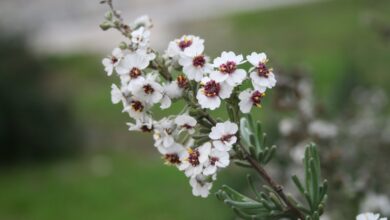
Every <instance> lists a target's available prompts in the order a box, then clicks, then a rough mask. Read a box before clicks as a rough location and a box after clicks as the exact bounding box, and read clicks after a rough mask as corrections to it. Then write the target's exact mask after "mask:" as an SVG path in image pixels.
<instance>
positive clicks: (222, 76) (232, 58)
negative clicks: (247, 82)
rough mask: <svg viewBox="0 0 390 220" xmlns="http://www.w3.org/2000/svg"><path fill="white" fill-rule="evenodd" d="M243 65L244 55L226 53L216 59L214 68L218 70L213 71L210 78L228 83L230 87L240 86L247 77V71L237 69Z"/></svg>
mask: <svg viewBox="0 0 390 220" xmlns="http://www.w3.org/2000/svg"><path fill="white" fill-rule="evenodd" d="M241 63H243V57H242V55H236V54H235V53H234V52H225V51H224V52H222V54H221V56H220V57H217V58H215V59H214V63H213V66H214V67H215V68H217V69H218V70H216V71H213V72H212V73H211V74H210V78H211V79H213V80H215V81H217V82H224V81H226V82H227V83H228V84H229V85H230V86H236V85H239V84H241V83H242V81H244V79H245V77H246V71H245V70H243V69H237V66H238V65H239V64H241Z"/></svg>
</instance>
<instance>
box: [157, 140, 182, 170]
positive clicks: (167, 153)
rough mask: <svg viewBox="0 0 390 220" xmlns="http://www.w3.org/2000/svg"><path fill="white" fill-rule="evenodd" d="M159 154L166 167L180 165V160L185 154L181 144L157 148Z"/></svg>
mask: <svg viewBox="0 0 390 220" xmlns="http://www.w3.org/2000/svg"><path fill="white" fill-rule="evenodd" d="M158 150H159V151H160V153H161V154H163V159H164V160H165V164H167V165H175V166H179V165H180V164H181V160H180V158H182V157H183V156H184V154H185V153H186V152H187V149H185V148H184V147H183V146H182V145H181V144H178V143H174V144H173V145H172V146H171V147H169V148H158Z"/></svg>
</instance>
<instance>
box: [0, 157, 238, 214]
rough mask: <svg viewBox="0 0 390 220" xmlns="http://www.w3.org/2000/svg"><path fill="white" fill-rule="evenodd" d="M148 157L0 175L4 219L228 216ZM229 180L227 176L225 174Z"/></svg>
mask: <svg viewBox="0 0 390 220" xmlns="http://www.w3.org/2000/svg"><path fill="white" fill-rule="evenodd" d="M153 157H154V159H152V158H151V157H149V156H147V155H137V154H131V153H129V152H122V153H121V154H118V153H115V154H112V153H110V154H103V155H97V156H96V155H95V156H88V157H84V158H79V159H75V160H70V161H63V162H60V163H58V164H55V165H50V166H42V167H40V166H38V167H32V168H25V169H15V170H10V171H9V172H7V173H5V174H4V173H3V174H2V175H1V176H0V189H1V196H0V219H7V220H16V219H23V220H45V219H59V220H66V219H85V220H88V219H94V220H99V219H101V220H106V219H161V220H163V219H167V220H168V219H202V218H203V217H204V216H208V217H209V218H210V219H227V218H229V216H232V213H231V212H229V211H228V210H227V209H226V207H225V206H224V205H223V204H222V203H220V202H219V201H217V200H216V198H215V197H212V196H211V198H209V199H201V198H196V197H193V196H192V195H191V187H190V186H189V184H188V182H187V178H186V177H185V176H184V175H183V174H182V173H180V172H177V170H176V169H175V168H173V167H168V166H163V165H162V162H161V161H160V160H156V159H155V158H156V155H153ZM225 178H226V177H225Z"/></svg>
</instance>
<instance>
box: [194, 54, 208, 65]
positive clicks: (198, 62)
mask: <svg viewBox="0 0 390 220" xmlns="http://www.w3.org/2000/svg"><path fill="white" fill-rule="evenodd" d="M205 63H206V59H205V58H204V56H203V55H199V56H196V57H194V59H193V60H192V65H194V66H195V67H203V66H204V64H205Z"/></svg>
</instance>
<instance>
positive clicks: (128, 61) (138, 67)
mask: <svg viewBox="0 0 390 220" xmlns="http://www.w3.org/2000/svg"><path fill="white" fill-rule="evenodd" d="M149 62H150V60H149V57H148V56H147V54H146V53H144V52H142V53H141V52H131V53H129V54H126V55H125V57H124V58H123V59H122V60H121V62H120V63H119V65H118V66H117V68H116V71H117V72H118V74H119V75H120V77H121V81H122V83H123V84H125V83H128V82H129V81H130V80H133V81H135V80H137V79H139V78H140V76H142V70H143V69H145V68H146V67H148V65H149Z"/></svg>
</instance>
